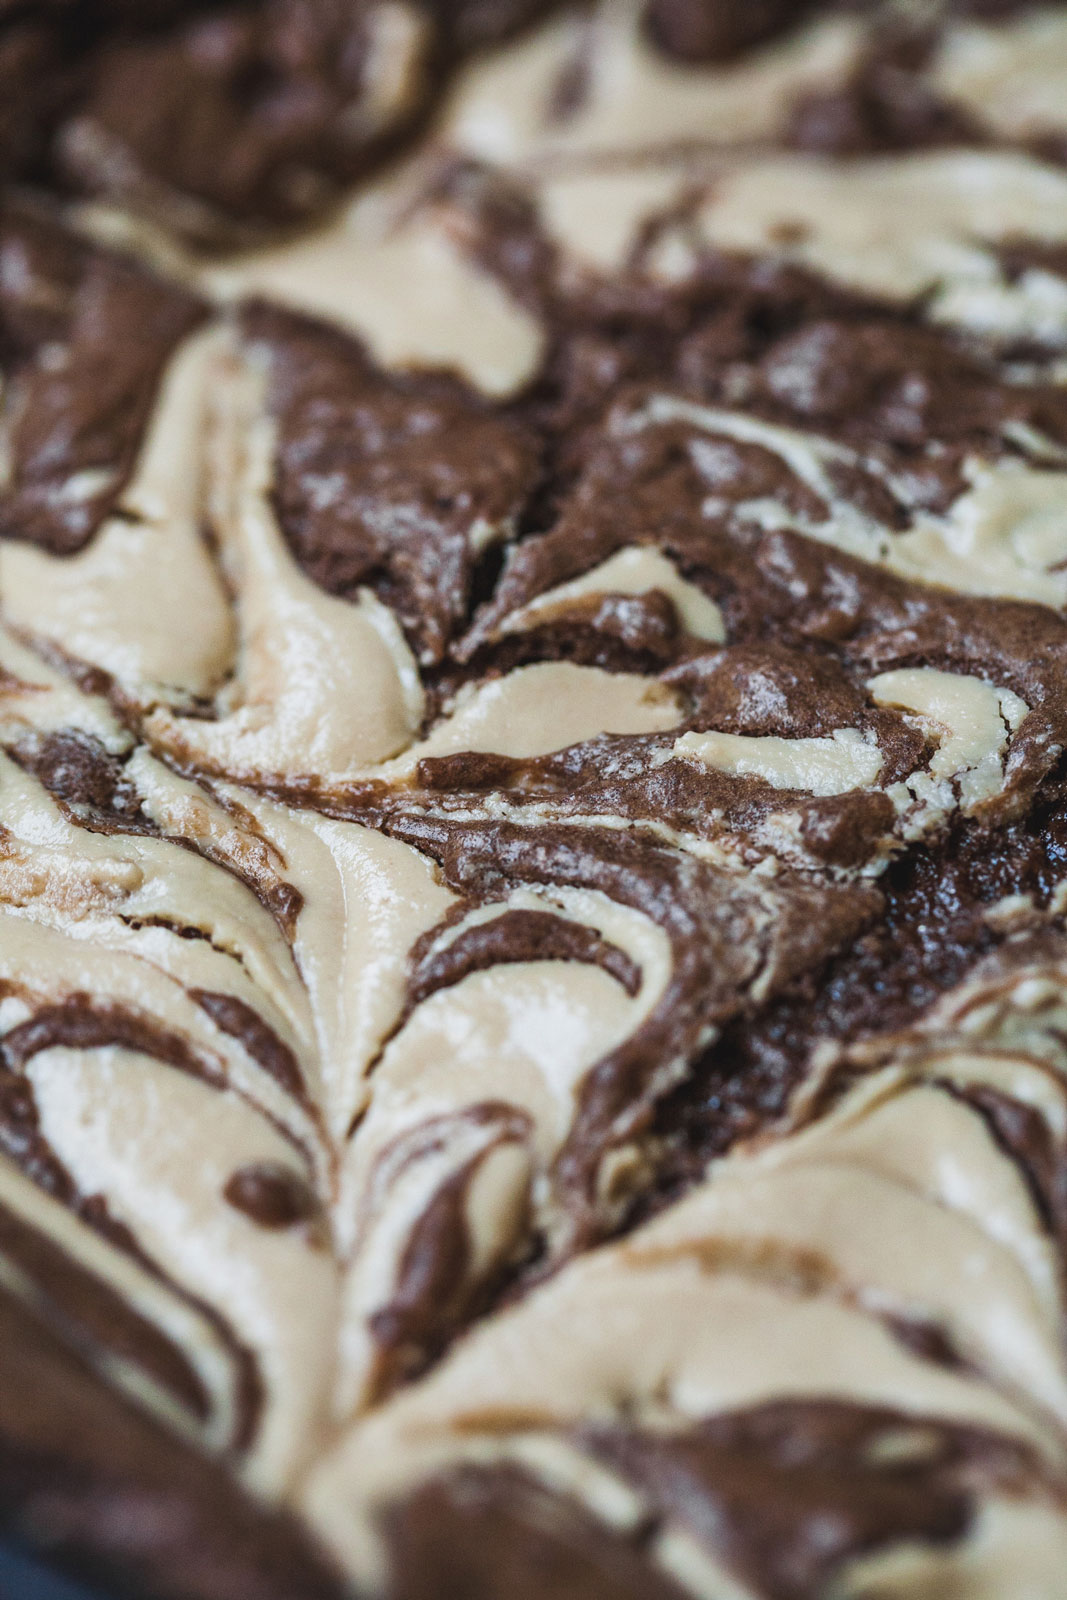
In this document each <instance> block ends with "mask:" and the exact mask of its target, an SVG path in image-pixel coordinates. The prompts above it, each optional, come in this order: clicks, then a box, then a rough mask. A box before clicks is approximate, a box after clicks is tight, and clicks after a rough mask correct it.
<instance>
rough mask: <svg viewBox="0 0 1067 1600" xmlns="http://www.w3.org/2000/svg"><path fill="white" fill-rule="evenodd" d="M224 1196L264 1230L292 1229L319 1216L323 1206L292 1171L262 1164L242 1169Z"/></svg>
mask: <svg viewBox="0 0 1067 1600" xmlns="http://www.w3.org/2000/svg"><path fill="white" fill-rule="evenodd" d="M223 1194H224V1195H225V1196H226V1199H227V1200H228V1201H229V1203H230V1205H231V1206H233V1207H234V1209H235V1210H236V1211H243V1212H244V1213H245V1215H246V1216H248V1217H251V1218H252V1221H253V1222H255V1223H256V1224H257V1225H258V1226H259V1227H261V1228H270V1229H275V1228H292V1227H294V1226H295V1225H296V1224H297V1223H298V1222H309V1221H310V1220H311V1219H312V1218H313V1217H315V1216H317V1215H318V1211H319V1203H318V1200H317V1198H316V1196H315V1192H314V1190H313V1189H312V1188H311V1187H310V1185H309V1184H308V1183H307V1182H306V1181H305V1180H304V1179H303V1178H301V1177H300V1176H299V1174H298V1173H295V1172H293V1171H292V1169H291V1168H289V1167H283V1166H280V1165H279V1164H278V1163H277V1162H270V1161H261V1162H258V1163H257V1164H256V1165H254V1166H249V1167H240V1168H239V1169H238V1170H237V1171H236V1172H235V1173H234V1174H233V1176H232V1177H231V1178H229V1179H228V1180H227V1182H226V1187H225V1189H224V1190H223Z"/></svg>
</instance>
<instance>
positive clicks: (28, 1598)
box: [0, 1545, 103, 1600]
mask: <svg viewBox="0 0 1067 1600" xmlns="http://www.w3.org/2000/svg"><path fill="white" fill-rule="evenodd" d="M0 1600H103V1597H101V1595H100V1592H99V1590H89V1589H84V1588H82V1586H81V1585H80V1584H75V1583H71V1582H70V1581H69V1580H68V1579H66V1578H60V1577H57V1576H56V1575H55V1574H54V1573H53V1572H50V1571H48V1570H47V1569H46V1568H45V1567H42V1566H38V1564H37V1563H36V1562H35V1561H31V1560H29V1558H28V1557H26V1556H24V1555H22V1554H21V1553H19V1552H16V1551H14V1550H12V1549H11V1548H10V1546H7V1545H0Z"/></svg>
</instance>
